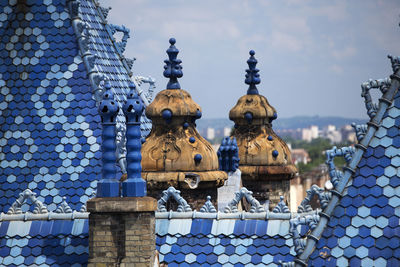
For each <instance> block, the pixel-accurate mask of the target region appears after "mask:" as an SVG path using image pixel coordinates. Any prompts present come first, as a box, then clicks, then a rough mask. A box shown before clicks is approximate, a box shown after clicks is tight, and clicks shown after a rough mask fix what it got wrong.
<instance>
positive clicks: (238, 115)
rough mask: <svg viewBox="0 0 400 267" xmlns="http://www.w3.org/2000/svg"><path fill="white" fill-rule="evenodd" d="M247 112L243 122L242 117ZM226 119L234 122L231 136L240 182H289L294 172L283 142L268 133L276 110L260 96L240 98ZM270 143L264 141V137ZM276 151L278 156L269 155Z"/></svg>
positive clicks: (295, 169)
mask: <svg viewBox="0 0 400 267" xmlns="http://www.w3.org/2000/svg"><path fill="white" fill-rule="evenodd" d="M246 113H251V114H252V118H253V119H252V120H251V121H247V120H246V119H245V114H246ZM229 118H230V119H231V120H233V121H234V122H235V128H234V130H233V132H232V135H233V136H234V137H236V140H237V143H238V147H239V158H240V162H239V166H240V167H239V168H240V169H241V171H242V178H243V179H244V180H246V179H251V180H269V179H281V178H284V177H285V178H286V179H288V178H289V179H290V178H292V177H293V176H294V174H295V173H296V172H297V168H296V167H295V166H294V165H293V163H292V158H291V154H290V150H289V148H288V147H287V145H286V143H285V142H284V141H283V140H282V139H281V138H279V137H278V136H277V135H276V134H275V132H274V131H273V130H272V126H271V122H272V120H273V119H274V118H276V110H275V108H273V107H272V106H271V105H270V104H269V103H268V100H267V99H266V98H265V97H264V96H262V95H244V96H242V97H241V98H240V99H239V100H238V102H237V104H236V105H235V106H234V107H233V108H232V109H231V111H230V113H229ZM269 136H270V137H272V140H268V137H269ZM274 150H276V151H277V152H278V155H277V156H276V157H275V156H273V153H272V152H273V151H274Z"/></svg>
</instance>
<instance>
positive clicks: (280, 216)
mask: <svg viewBox="0 0 400 267" xmlns="http://www.w3.org/2000/svg"><path fill="white" fill-rule="evenodd" d="M319 212H320V210H314V211H312V212H305V213H296V212H292V213H274V212H270V211H268V212H261V213H251V212H245V211H243V212H236V213H224V212H219V211H218V212H215V213H210V212H201V211H190V212H177V211H167V212H158V211H157V212H156V213H155V218H156V219H168V220H181V219H210V220H265V221H268V220H285V221H290V220H291V219H295V218H300V217H305V216H310V215H315V214H318V213H319ZM89 214H90V213H89V212H82V211H73V212H71V213H57V212H53V211H50V212H48V213H45V214H34V213H31V212H25V213H21V214H6V213H3V212H2V213H0V222H5V221H52V220H77V219H88V218H89Z"/></svg>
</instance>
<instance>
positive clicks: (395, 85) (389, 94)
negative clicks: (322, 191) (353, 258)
mask: <svg viewBox="0 0 400 267" xmlns="http://www.w3.org/2000/svg"><path fill="white" fill-rule="evenodd" d="M388 57H389V58H390V60H391V64H392V69H393V71H394V73H393V74H392V75H391V76H390V79H391V84H390V87H389V88H388V89H387V90H386V92H385V93H384V94H383V96H382V97H381V98H380V99H379V105H378V109H377V112H376V115H375V116H374V117H373V118H371V120H370V121H369V122H368V129H367V132H366V133H365V137H364V138H363V139H362V140H361V142H360V144H359V145H358V146H357V149H356V151H355V152H354V154H353V157H352V159H351V160H350V162H349V163H348V166H347V167H346V168H345V169H344V172H343V178H342V179H341V180H340V181H339V182H338V184H337V187H336V190H332V198H331V200H330V202H329V203H328V206H327V207H326V208H325V209H324V211H323V213H321V214H323V215H324V216H321V218H320V221H319V224H318V227H316V228H315V229H314V230H313V231H312V232H311V235H312V236H313V238H309V239H307V243H306V246H305V248H304V251H303V252H302V253H301V254H300V255H299V256H298V258H297V259H295V262H296V266H307V261H308V258H309V256H310V255H311V253H312V252H313V250H314V248H315V245H316V243H317V240H319V239H320V237H321V235H322V233H323V231H324V230H325V227H326V226H327V224H328V222H329V218H330V216H331V214H332V213H333V211H334V209H335V207H336V205H337V204H338V203H339V200H340V198H341V194H342V192H343V191H344V189H345V187H346V185H347V183H348V182H349V180H350V178H351V176H352V175H353V173H354V172H355V168H356V167H357V165H358V164H359V162H360V160H361V158H362V156H363V154H364V151H365V150H366V148H367V146H368V144H369V142H370V141H371V139H372V138H373V137H374V135H375V132H376V131H377V130H378V128H379V124H380V123H381V121H382V118H383V115H384V113H385V112H386V110H387V109H388V108H389V107H390V105H391V104H392V101H393V97H394V96H395V94H396V93H397V91H398V89H399V87H400V71H399V70H400V58H399V57H392V56H388Z"/></svg>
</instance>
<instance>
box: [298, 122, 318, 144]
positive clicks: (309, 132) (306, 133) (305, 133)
mask: <svg viewBox="0 0 400 267" xmlns="http://www.w3.org/2000/svg"><path fill="white" fill-rule="evenodd" d="M318 137H319V129H318V126H315V125H312V126H310V128H304V129H302V130H301V140H304V141H307V142H311V140H313V139H316V138H318Z"/></svg>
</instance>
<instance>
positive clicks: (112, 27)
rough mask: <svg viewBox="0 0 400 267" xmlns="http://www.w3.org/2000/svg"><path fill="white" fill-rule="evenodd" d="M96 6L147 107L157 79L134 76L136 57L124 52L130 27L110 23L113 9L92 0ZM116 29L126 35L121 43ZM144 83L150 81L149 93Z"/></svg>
mask: <svg viewBox="0 0 400 267" xmlns="http://www.w3.org/2000/svg"><path fill="white" fill-rule="evenodd" d="M92 2H93V4H94V6H95V7H96V10H97V13H98V15H99V17H100V18H101V20H102V21H103V23H104V27H105V29H106V32H107V34H108V35H109V37H110V40H111V42H112V44H113V45H114V47H115V50H116V51H117V54H118V56H119V59H120V60H121V62H122V65H123V66H124V68H125V69H126V71H127V72H128V74H129V77H130V78H131V81H132V82H133V83H135V85H136V92H137V93H138V95H139V96H140V98H141V99H142V101H143V103H144V106H145V107H147V106H148V105H149V104H150V103H151V100H152V99H153V92H154V88H155V80H154V78H152V77H150V76H148V77H144V76H132V75H133V72H132V66H133V63H134V62H135V61H136V58H132V59H130V58H126V57H125V56H124V55H123V53H124V51H125V47H126V44H127V41H128V39H129V29H128V28H126V27H125V26H124V25H122V26H119V25H115V24H111V23H108V21H107V16H108V14H109V11H110V10H111V7H108V8H104V7H102V6H101V5H100V3H99V2H98V1H97V0H92ZM115 31H120V32H123V33H124V37H123V38H122V39H123V40H122V41H121V43H119V42H117V41H116V40H115V38H114V33H115ZM142 83H148V84H149V88H148V90H147V93H145V94H143V90H142V89H141V84H142Z"/></svg>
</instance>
